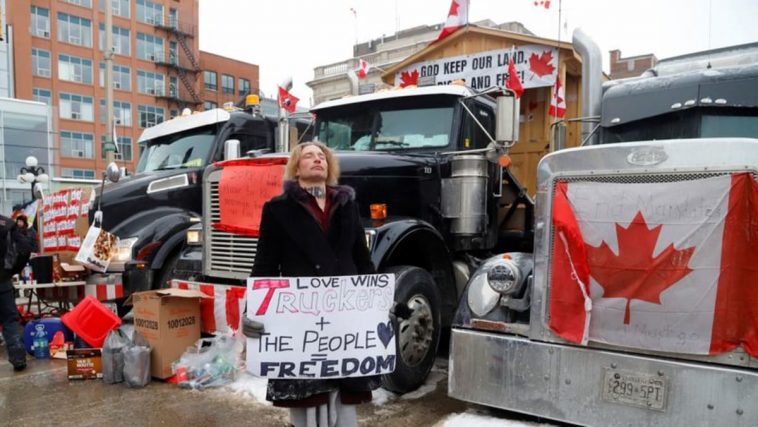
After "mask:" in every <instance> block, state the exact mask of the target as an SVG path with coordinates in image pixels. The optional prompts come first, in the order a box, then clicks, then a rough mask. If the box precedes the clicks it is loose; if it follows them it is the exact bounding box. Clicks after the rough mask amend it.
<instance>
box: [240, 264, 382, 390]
mask: <svg viewBox="0 0 758 427" xmlns="http://www.w3.org/2000/svg"><path fill="white" fill-rule="evenodd" d="M394 294H395V276H394V275H393V274H373V275H362V276H335V277H297V278H294V277H293V278H287V277H274V278H257V277H251V278H249V279H248V280H247V298H248V300H247V307H248V309H247V317H248V318H249V319H252V320H256V321H259V322H262V323H263V325H264V329H265V331H264V333H263V334H262V336H261V338H258V339H248V340H247V369H248V370H249V371H250V372H251V373H252V374H253V375H258V376H262V377H268V378H287V379H294V378H302V379H304V378H346V377H363V376H370V375H381V374H388V373H391V372H393V371H394V370H395V364H396V356H395V331H394V328H393V326H392V323H391V322H390V320H389V310H390V308H391V307H392V303H393V301H394Z"/></svg>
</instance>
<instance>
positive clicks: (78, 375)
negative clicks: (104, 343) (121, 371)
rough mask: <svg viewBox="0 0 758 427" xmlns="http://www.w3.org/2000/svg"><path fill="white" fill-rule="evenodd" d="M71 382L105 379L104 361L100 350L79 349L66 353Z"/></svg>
mask: <svg viewBox="0 0 758 427" xmlns="http://www.w3.org/2000/svg"><path fill="white" fill-rule="evenodd" d="M66 360H67V362H68V379H69V380H95V379H101V378H103V360H102V354H101V352H100V349H99V348H77V349H74V350H68V351H66Z"/></svg>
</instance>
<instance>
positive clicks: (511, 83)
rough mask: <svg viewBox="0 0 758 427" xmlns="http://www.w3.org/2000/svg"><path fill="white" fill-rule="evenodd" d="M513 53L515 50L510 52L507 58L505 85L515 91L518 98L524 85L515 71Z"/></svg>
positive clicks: (522, 91) (522, 92)
mask: <svg viewBox="0 0 758 427" xmlns="http://www.w3.org/2000/svg"><path fill="white" fill-rule="evenodd" d="M514 53H515V51H514V52H511V55H510V58H508V79H506V80H505V87H506V88H508V89H510V90H512V91H513V92H515V93H516V98H517V99H518V98H521V95H523V94H524V86H523V85H522V84H521V79H519V76H518V73H517V72H516V64H515V63H514V62H513V56H514Z"/></svg>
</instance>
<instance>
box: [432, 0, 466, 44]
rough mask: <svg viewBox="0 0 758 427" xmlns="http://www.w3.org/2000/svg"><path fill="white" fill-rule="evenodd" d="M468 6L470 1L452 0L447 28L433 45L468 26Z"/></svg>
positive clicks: (446, 23)
mask: <svg viewBox="0 0 758 427" xmlns="http://www.w3.org/2000/svg"><path fill="white" fill-rule="evenodd" d="M468 6H469V0H452V3H450V11H449V12H448V14H447V20H446V21H445V26H444V27H443V28H442V31H440V35H439V36H437V39H436V40H435V41H433V42H432V43H436V42H438V41H440V40H442V39H444V38H445V37H447V36H449V35H450V34H453V33H454V32H456V31H457V30H458V29H459V28H461V27H463V26H465V25H466V24H468Z"/></svg>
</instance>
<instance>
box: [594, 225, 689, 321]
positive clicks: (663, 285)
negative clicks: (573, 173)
mask: <svg viewBox="0 0 758 427" xmlns="http://www.w3.org/2000/svg"><path fill="white" fill-rule="evenodd" d="M661 227H662V226H661V225H658V226H656V227H653V228H650V229H649V228H648V226H647V223H646V222H645V218H644V217H643V216H642V212H637V215H635V216H634V219H632V222H631V223H630V224H629V226H628V227H627V228H624V227H622V226H621V225H619V224H616V236H617V238H618V248H619V254H618V255H616V254H614V253H613V251H612V250H611V249H610V247H608V244H607V243H605V242H604V241H603V242H601V243H600V246H598V247H594V246H590V245H587V258H588V261H589V265H590V275H591V276H592V277H593V278H594V279H595V280H596V281H597V283H598V284H600V286H602V287H603V289H604V291H603V298H625V299H626V310H625V311H624V324H625V325H628V324H629V321H630V310H629V304H630V303H631V301H632V300H633V299H636V300H640V301H646V302H649V303H653V304H661V299H660V297H661V293H662V292H663V291H665V290H666V289H668V288H669V287H671V286H673V285H674V284H676V283H677V282H678V281H679V280H681V279H682V278H684V276H686V275H688V274H689V273H690V272H691V271H692V270H691V269H690V268H689V267H688V265H687V264H688V263H689V261H690V258H691V257H692V254H693V253H694V252H695V248H694V247H689V248H685V249H682V250H677V249H674V245H673V244H670V245H668V246H667V247H666V249H664V250H663V251H661V253H660V254H658V256H656V257H655V258H653V257H652V255H653V251H654V250H655V245H656V243H657V242H658V235H659V234H660V233H661Z"/></svg>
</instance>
